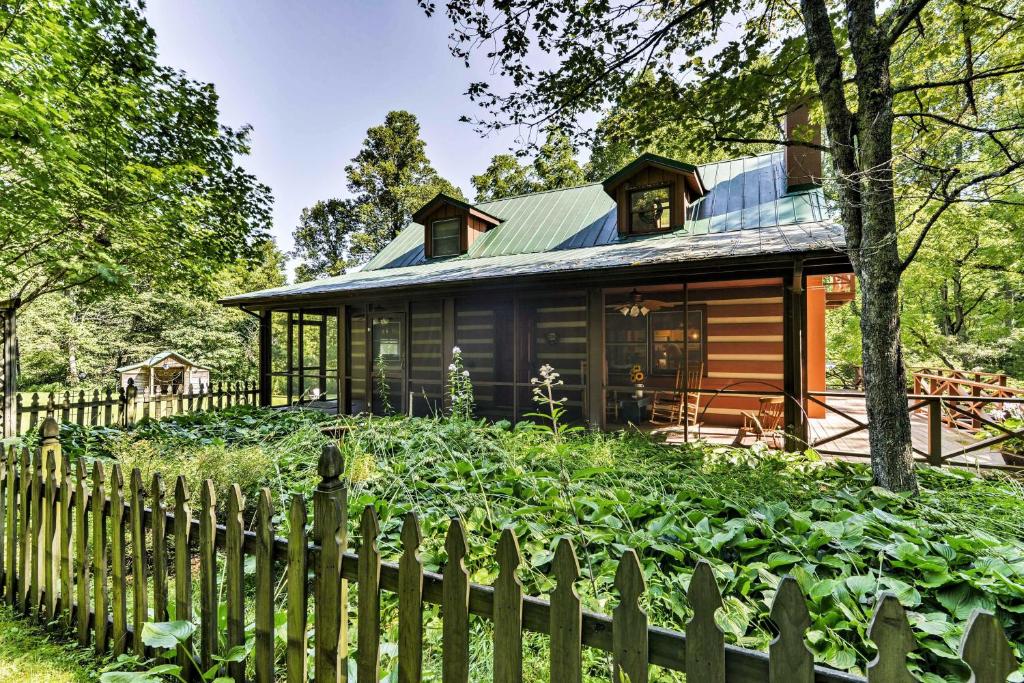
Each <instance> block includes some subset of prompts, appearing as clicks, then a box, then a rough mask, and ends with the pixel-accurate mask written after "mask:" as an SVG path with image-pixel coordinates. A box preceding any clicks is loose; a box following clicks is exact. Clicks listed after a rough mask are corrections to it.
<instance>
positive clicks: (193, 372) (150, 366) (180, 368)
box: [117, 351, 210, 394]
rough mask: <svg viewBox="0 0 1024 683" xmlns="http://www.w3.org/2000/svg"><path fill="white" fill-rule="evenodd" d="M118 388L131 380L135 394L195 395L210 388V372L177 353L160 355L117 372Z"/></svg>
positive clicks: (125, 366)
mask: <svg viewBox="0 0 1024 683" xmlns="http://www.w3.org/2000/svg"><path fill="white" fill-rule="evenodd" d="M117 373H118V374H119V375H120V376H121V386H122V387H127V386H128V381H129V380H133V381H134V383H135V386H136V387H138V389H139V391H144V392H148V393H150V394H152V393H154V392H160V393H168V394H170V393H198V392H199V391H200V390H201V389H202V387H204V386H209V384H210V368H207V367H204V366H202V365H199V364H198V363H195V362H193V361H191V360H189V359H188V358H185V356H183V355H181V354H180V353H178V352H177V351H161V352H160V353H158V354H156V355H155V356H151V357H149V358H147V359H145V360H142V361H139V362H138V363H131V364H129V365H122V366H121V367H119V368H118V369H117Z"/></svg>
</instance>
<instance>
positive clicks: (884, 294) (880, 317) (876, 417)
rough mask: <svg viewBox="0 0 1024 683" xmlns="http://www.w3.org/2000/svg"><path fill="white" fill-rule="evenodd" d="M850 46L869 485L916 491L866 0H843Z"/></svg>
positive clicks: (883, 48)
mask: <svg viewBox="0 0 1024 683" xmlns="http://www.w3.org/2000/svg"><path fill="white" fill-rule="evenodd" d="M847 21H848V27H849V36H850V48H851V52H852V54H853V59H854V62H855V63H856V65H857V73H856V77H855V81H856V85H857V104H858V109H857V114H856V130H857V143H858V144H857V152H858V166H859V171H860V172H859V175H858V180H859V185H860V195H861V223H860V225H859V226H847V231H848V232H849V231H850V229H851V228H853V229H854V230H855V231H856V232H858V233H859V237H860V240H859V243H858V244H856V245H855V248H854V249H852V250H851V254H850V258H851V260H852V262H853V267H854V270H855V271H856V272H857V275H858V277H859V278H860V283H861V288H860V291H861V303H862V306H863V311H864V315H862V316H861V319H860V329H861V340H862V341H861V345H862V353H863V362H864V394H865V397H866V402H867V412H868V424H869V425H871V427H870V429H869V430H868V432H869V443H870V445H871V468H872V470H873V472H874V475H875V483H877V484H878V485H880V486H883V487H885V488H887V489H889V490H891V491H916V490H917V477H916V475H915V474H914V451H913V447H912V442H911V433H910V414H909V413H908V411H907V384H906V374H905V370H904V367H903V352H902V350H901V348H900V308H899V284H900V275H901V273H902V270H903V259H902V258H900V253H899V245H898V241H897V239H896V237H897V231H896V193H895V191H894V187H893V172H892V124H893V118H894V117H893V94H892V83H891V81H890V74H889V42H888V35H887V32H886V31H884V30H881V28H880V27H879V25H878V22H877V19H876V17H875V6H874V2H872V0H848V4H847Z"/></svg>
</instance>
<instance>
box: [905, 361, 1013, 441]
mask: <svg viewBox="0 0 1024 683" xmlns="http://www.w3.org/2000/svg"><path fill="white" fill-rule="evenodd" d="M914 393H915V394H929V395H932V396H944V397H946V399H945V404H946V405H947V406H948V407H949V410H948V411H946V412H945V413H944V414H943V416H942V421H943V424H945V425H946V426H948V427H952V428H954V429H959V430H961V431H965V432H970V433H975V432H978V431H980V430H981V429H984V428H985V427H986V425H988V426H991V425H990V424H989V423H990V420H989V419H988V418H989V417H990V416H986V414H985V413H986V412H987V411H988V410H991V409H993V408H1000V409H1005V408H1006V405H1007V403H1008V402H1007V401H993V400H992V399H1019V398H1022V397H1024V389H1016V388H1014V387H1008V386H1006V375H1002V374H996V373H984V372H967V371H963V370H945V371H944V370H928V369H926V370H919V371H915V372H914Z"/></svg>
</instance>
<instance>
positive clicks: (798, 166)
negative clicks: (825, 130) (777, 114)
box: [782, 104, 821, 192]
mask: <svg viewBox="0 0 1024 683" xmlns="http://www.w3.org/2000/svg"><path fill="white" fill-rule="evenodd" d="M782 126H783V129H784V132H785V134H786V139H787V140H792V139H793V138H794V137H796V136H795V135H794V131H796V130H797V129H803V130H801V131H800V132H801V135H800V138H801V139H804V140H806V127H808V126H812V127H813V129H814V133H813V136H812V137H811V141H812V142H813V143H815V144H817V145H820V144H821V127H820V126H818V125H816V124H811V119H810V109H809V108H808V107H807V105H806V104H801V105H797V106H796V107H795V108H793V109H790V110H789V112H787V113H786V116H785V117H784V118H783V120H782ZM815 185H821V150H818V149H814V148H813V147H806V146H804V145H788V146H787V147H786V191H787V192H792V191H794V190H800V189H804V188H807V187H809V186H815Z"/></svg>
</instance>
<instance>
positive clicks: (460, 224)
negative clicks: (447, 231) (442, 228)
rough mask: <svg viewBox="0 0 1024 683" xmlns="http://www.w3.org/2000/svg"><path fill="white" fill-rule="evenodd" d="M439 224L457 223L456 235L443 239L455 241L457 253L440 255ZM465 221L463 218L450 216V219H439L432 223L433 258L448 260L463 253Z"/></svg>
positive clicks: (431, 251)
mask: <svg viewBox="0 0 1024 683" xmlns="http://www.w3.org/2000/svg"><path fill="white" fill-rule="evenodd" d="M438 223H455V225H456V228H455V235H454V236H446V237H442V238H441V239H444V240H451V239H452V238H453V237H454V239H455V251H453V252H450V253H447V252H446V253H443V254H439V253H438V251H437V241H438V238H437V225H438ZM464 223H465V220H464V218H463V217H462V216H449V217H448V218H438V219H436V220H432V221H430V257H431V258H446V257H449V256H458V255H459V254H461V253H462V230H463V225H464Z"/></svg>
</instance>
